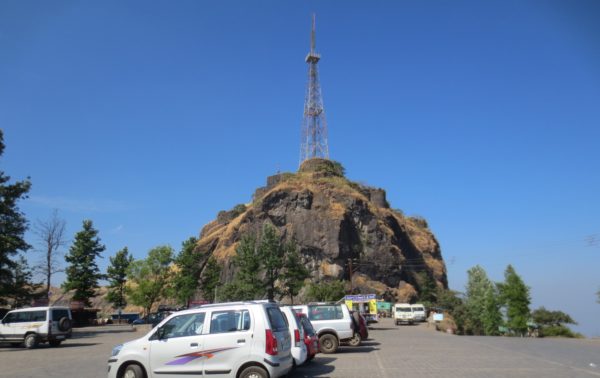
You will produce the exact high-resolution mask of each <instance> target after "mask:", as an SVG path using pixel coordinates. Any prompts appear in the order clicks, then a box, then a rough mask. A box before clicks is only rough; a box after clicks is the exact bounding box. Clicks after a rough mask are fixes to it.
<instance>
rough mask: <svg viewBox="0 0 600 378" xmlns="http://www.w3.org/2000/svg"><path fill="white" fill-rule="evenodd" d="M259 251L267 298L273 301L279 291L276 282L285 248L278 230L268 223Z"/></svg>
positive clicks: (264, 229) (265, 226)
mask: <svg viewBox="0 0 600 378" xmlns="http://www.w3.org/2000/svg"><path fill="white" fill-rule="evenodd" d="M258 253H259V255H260V257H261V261H262V266H263V269H264V271H265V288H266V291H267V298H268V299H269V300H270V301H272V300H274V299H275V295H276V294H277V291H278V290H277V287H275V283H276V282H277V280H279V279H280V272H281V268H282V267H283V258H284V255H285V249H284V246H283V244H282V243H281V240H280V238H279V235H278V234H277V231H276V230H275V228H274V227H273V226H271V225H270V224H268V223H266V224H265V225H264V227H263V230H262V237H261V240H260V244H259V247H258Z"/></svg>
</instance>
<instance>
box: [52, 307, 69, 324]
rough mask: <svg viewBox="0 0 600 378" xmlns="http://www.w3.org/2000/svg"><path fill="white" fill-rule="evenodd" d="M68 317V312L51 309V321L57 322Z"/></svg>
mask: <svg viewBox="0 0 600 378" xmlns="http://www.w3.org/2000/svg"><path fill="white" fill-rule="evenodd" d="M68 317H69V310H67V309H53V310H52V320H54V321H59V320H60V319H62V318H68Z"/></svg>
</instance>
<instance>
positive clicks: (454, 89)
mask: <svg viewBox="0 0 600 378" xmlns="http://www.w3.org/2000/svg"><path fill="white" fill-rule="evenodd" d="M313 11H314V12H316V14H317V50H318V51H319V52H320V53H321V54H322V60H321V62H320V63H319V66H320V74H321V84H322V87H323V98H324V104H325V109H326V113H327V118H328V124H329V143H330V144H329V148H330V152H331V157H332V158H333V159H335V160H338V161H340V162H342V164H343V165H344V166H345V167H346V169H347V175H348V177H349V178H350V179H353V180H356V181H361V182H365V183H368V184H370V185H373V186H379V187H382V188H385V189H386V190H387V193H388V199H389V201H390V202H391V204H392V206H393V207H395V208H400V209H402V210H403V211H404V212H405V213H406V214H409V215H417V214H418V215H421V216H424V217H425V218H426V219H427V220H428V221H429V225H430V227H431V229H432V230H433V231H434V233H435V235H436V237H437V238H438V240H439V242H440V244H441V247H442V253H443V256H444V258H445V260H446V263H447V265H448V278H449V282H450V287H451V288H453V289H456V290H461V291H462V290H463V289H464V285H465V282H466V271H467V269H469V268H470V267H472V266H474V265H476V264H480V265H482V266H483V267H484V268H485V269H486V271H487V272H488V274H489V275H490V277H491V278H492V279H494V280H497V281H500V280H502V278H503V271H504V269H505V267H506V265H507V264H509V263H511V264H513V265H514V266H515V268H516V270H517V272H518V273H520V274H521V276H522V277H523V278H524V280H525V281H526V283H527V284H528V285H529V286H531V293H532V297H533V306H532V307H534V308H535V307H538V306H540V305H544V306H546V307H547V308H549V309H560V310H563V311H565V312H567V313H569V314H571V315H572V316H573V317H574V318H575V319H576V320H578V321H579V326H578V327H575V329H576V330H578V331H582V332H585V333H586V334H587V335H590V336H600V325H599V323H598V319H600V304H597V303H595V300H596V297H595V294H594V293H595V292H596V291H597V290H598V289H599V288H600V274H598V268H599V266H600V221H599V214H600V201H599V197H598V196H599V193H600V175H599V168H600V149H599V148H598V143H599V141H600V22H598V19H600V2H598V1H594V0H590V1H580V0H575V1H552V0H544V1H533V0H532V1H523V0H515V1H510V0H501V1H441V0H440V1H393V2H392V1H390V2H383V1H380V2H377V1H375V2H365V1H360V2H359V1H296V2H292V1H253V2H251V1H239V2H229V1H220V2H204V1H176V2H173V1H153V2H149V1H103V2H95V3H92V2H81V1H53V2H47V1H21V0H18V1H17V0H15V1H11V0H5V1H2V2H0V127H1V128H2V129H3V130H4V132H5V144H6V146H7V148H6V150H5V153H4V156H3V157H2V160H1V163H0V164H1V169H2V170H4V171H5V172H6V173H7V174H9V175H11V176H12V177H13V178H14V179H21V178H24V177H26V176H31V180H32V182H33V188H32V190H31V193H30V198H29V199H27V200H26V201H22V202H21V204H20V206H21V209H22V210H23V211H24V212H25V214H26V215H27V217H28V219H29V220H30V221H31V222H32V223H33V222H35V220H36V219H45V218H48V217H49V215H50V213H51V211H52V209H54V208H57V209H58V210H59V212H60V216H62V217H63V218H65V219H66V220H67V228H68V236H69V238H72V236H73V235H74V233H75V232H77V231H78V230H79V229H81V222H82V220H83V219H86V218H89V219H92V220H93V221H94V224H95V226H96V227H97V228H98V229H99V231H100V237H101V239H102V241H103V242H104V243H105V244H106V246H107V250H106V252H105V256H106V257H105V258H104V260H103V261H102V262H101V263H100V264H101V266H102V267H103V268H104V267H106V265H107V262H108V256H110V255H112V254H114V253H115V252H116V251H117V250H119V249H121V248H122V247H124V246H128V247H129V249H130V251H132V252H133V254H134V256H135V257H137V258H142V257H144V256H145V254H146V253H147V251H148V250H149V249H150V248H152V247H154V246H157V245H161V244H170V245H172V246H173V247H174V248H175V249H177V250H179V247H180V244H181V242H182V241H183V240H185V239H187V238H188V237H190V236H197V235H198V233H199V230H200V229H201V227H202V226H203V225H205V224H206V223H207V222H209V221H210V220H212V219H214V218H215V217H216V214H217V212H218V211H219V210H223V209H230V208H232V207H233V206H234V205H236V204H238V203H244V202H249V201H250V199H251V194H252V192H253V190H254V189H255V188H257V187H259V186H261V185H263V184H264V182H265V178H266V176H267V175H270V174H273V173H275V172H276V171H277V170H282V171H286V170H287V171H293V170H295V169H296V168H297V166H298V157H299V139H300V124H301V120H302V109H303V101H304V91H305V85H306V78H307V67H306V63H305V62H304V57H305V55H306V53H307V52H308V49H309V28H310V15H311V12H313ZM28 240H29V242H30V243H31V244H34V245H35V244H36V241H35V238H34V237H33V235H31V234H28ZM29 256H30V260H32V261H33V260H36V259H39V258H40V257H41V256H40V255H39V254H38V255H36V253H35V252H30V253H29ZM61 279H62V277H60V276H59V277H57V282H53V283H54V284H55V285H56V284H59V283H60V280H61Z"/></svg>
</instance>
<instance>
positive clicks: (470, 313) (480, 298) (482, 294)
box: [465, 265, 502, 335]
mask: <svg viewBox="0 0 600 378" xmlns="http://www.w3.org/2000/svg"><path fill="white" fill-rule="evenodd" d="M467 274H468V282H467V287H466V289H467V290H466V298H465V307H466V314H465V315H466V318H465V331H466V332H467V333H472V334H474V335H485V334H496V333H497V329H498V326H499V325H500V324H499V319H502V317H501V314H500V306H499V304H498V299H497V292H496V288H495V286H494V283H493V282H492V281H490V279H489V278H488V276H487V274H486V272H485V270H484V269H483V268H482V267H481V266H479V265H476V266H474V267H473V268H471V269H469V270H468V271H467ZM488 332H491V333H488Z"/></svg>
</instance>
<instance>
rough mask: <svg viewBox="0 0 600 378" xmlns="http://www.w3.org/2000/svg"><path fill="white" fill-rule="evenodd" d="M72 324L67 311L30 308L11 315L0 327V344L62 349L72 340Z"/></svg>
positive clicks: (63, 308)
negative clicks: (40, 344) (63, 344)
mask: <svg viewBox="0 0 600 378" xmlns="http://www.w3.org/2000/svg"><path fill="white" fill-rule="evenodd" d="M72 326H73V320H72V317H71V310H69V308H68V307H29V308H22V309H19V310H13V311H9V312H8V313H7V314H6V316H4V319H2V322H1V323H0V342H7V343H11V344H13V345H14V346H17V345H20V344H21V343H22V344H24V345H25V347H26V348H28V349H31V348H35V347H36V346H37V345H38V344H39V343H46V342H47V343H48V344H50V345H51V346H59V345H60V343H62V342H63V341H64V340H66V339H68V338H69V337H71V328H72Z"/></svg>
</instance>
